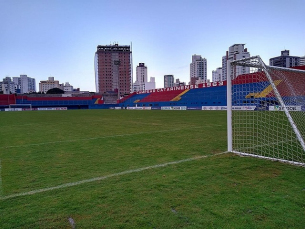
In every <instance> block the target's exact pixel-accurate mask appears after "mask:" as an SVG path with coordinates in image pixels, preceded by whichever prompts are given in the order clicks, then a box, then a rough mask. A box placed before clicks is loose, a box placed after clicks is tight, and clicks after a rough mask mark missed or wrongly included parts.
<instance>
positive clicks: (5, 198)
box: [0, 151, 228, 200]
mask: <svg viewBox="0 0 305 229" xmlns="http://www.w3.org/2000/svg"><path fill="white" fill-rule="evenodd" d="M225 153H228V152H227V151H226V152H222V153H216V154H210V155H204V156H197V157H192V158H188V159H183V160H179V161H172V162H167V163H164V164H157V165H152V166H148V167H143V168H138V169H131V170H126V171H123V172H119V173H113V174H110V175H106V176H102V177H95V178H91V179H86V180H81V181H76V182H71V183H66V184H61V185H58V186H53V187H49V188H42V189H36V190H33V191H29V192H22V193H16V194H12V195H8V196H0V200H7V199H12V198H15V197H20V196H29V195H34V194H37V193H42V192H48V191H52V190H57V189H63V188H68V187H73V186H77V185H81V184H86V183H91V182H95V181H101V180H106V179H108V178H111V177H118V176H122V175H125V174H130V173H137V172H142V171H145V170H149V169H155V168H160V167H166V166H168V165H174V164H180V163H183V162H188V161H194V160H199V159H202V158H207V157H213V156H217V155H221V154H225Z"/></svg>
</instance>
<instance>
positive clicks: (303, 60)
mask: <svg viewBox="0 0 305 229" xmlns="http://www.w3.org/2000/svg"><path fill="white" fill-rule="evenodd" d="M303 65H305V56H300V66H303Z"/></svg>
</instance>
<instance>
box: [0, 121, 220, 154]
mask: <svg viewBox="0 0 305 229" xmlns="http://www.w3.org/2000/svg"><path fill="white" fill-rule="evenodd" d="M211 126H217V125H209V127H211ZM219 126H221V125H219ZM205 127H207V126H205ZM196 128H197V129H198V128H203V127H198V126H197V127H187V128H179V129H169V130H158V131H150V132H137V133H132V134H117V135H109V136H100V137H94V138H79V139H70V140H63V141H52V142H40V143H31V144H22V145H12V146H2V147H0V149H1V148H5V149H7V148H18V147H27V146H39V145H47V144H56V143H64V142H77V141H89V140H96V139H104V138H115V137H127V136H134V135H141V134H153V133H162V132H172V131H178V130H185V129H196Z"/></svg>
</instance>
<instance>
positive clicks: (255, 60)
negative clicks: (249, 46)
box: [227, 56, 305, 166]
mask: <svg viewBox="0 0 305 229" xmlns="http://www.w3.org/2000/svg"><path fill="white" fill-rule="evenodd" d="M227 77H228V92H227V93H228V150H229V151H232V152H235V153H239V154H245V155H250V156H257V157H263V158H267V159H272V160H281V161H284V162H289V163H293V164H299V165H303V166H304V165H305V144H304V139H305V71H302V70H296V69H291V68H278V67H273V66H266V65H265V64H264V62H263V61H262V60H261V58H260V57H259V56H255V57H250V58H245V59H241V60H236V61H232V62H228V68H227ZM230 78H231V80H230ZM229 107H230V108H229ZM232 107H233V108H234V109H232Z"/></svg>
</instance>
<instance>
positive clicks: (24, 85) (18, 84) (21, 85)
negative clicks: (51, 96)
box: [13, 75, 36, 94]
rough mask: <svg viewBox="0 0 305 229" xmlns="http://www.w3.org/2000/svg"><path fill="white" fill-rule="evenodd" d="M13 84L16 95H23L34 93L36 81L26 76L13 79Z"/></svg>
mask: <svg viewBox="0 0 305 229" xmlns="http://www.w3.org/2000/svg"><path fill="white" fill-rule="evenodd" d="M13 82H14V84H15V88H16V90H17V91H18V93H21V94H24V93H30V92H35V91H36V80H35V79H34V78H31V77H28V76H27V75H20V77H13Z"/></svg>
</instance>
